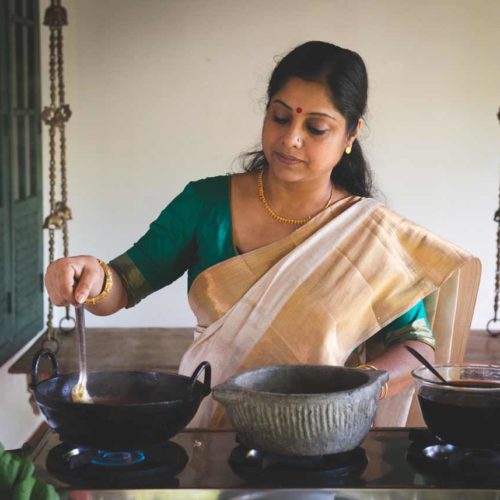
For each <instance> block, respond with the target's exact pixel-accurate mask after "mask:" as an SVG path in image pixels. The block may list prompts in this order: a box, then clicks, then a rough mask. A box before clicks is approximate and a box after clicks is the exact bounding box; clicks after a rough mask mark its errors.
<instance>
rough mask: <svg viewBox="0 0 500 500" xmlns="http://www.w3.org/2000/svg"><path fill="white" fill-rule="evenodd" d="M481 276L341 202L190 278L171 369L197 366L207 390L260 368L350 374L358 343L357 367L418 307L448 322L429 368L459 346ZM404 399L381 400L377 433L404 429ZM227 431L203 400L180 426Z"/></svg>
mask: <svg viewBox="0 0 500 500" xmlns="http://www.w3.org/2000/svg"><path fill="white" fill-rule="evenodd" d="M479 274H480V263H479V261H478V259H476V258H474V257H472V256H470V255H469V254H467V253H466V252H464V251H463V250H461V249H460V248H458V247H456V246H455V245H453V244H451V243H448V242H447V241H445V240H443V239H441V238H439V237H437V236H435V235H433V234H431V233H429V232H428V231H425V230H424V229H422V228H420V227H419V226H417V225H415V224H413V223H411V222H410V221H408V220H406V219H403V218H402V217H400V216H399V215H397V214H396V213H394V212H393V211H391V210H390V209H388V208H386V207H385V206H383V205H382V204H381V203H379V202H377V201H375V200H373V199H371V198H360V197H356V196H351V197H348V198H345V199H343V200H341V201H339V202H337V203H335V204H334V205H332V206H331V207H329V208H328V209H326V210H324V211H323V212H321V213H320V214H318V215H317V216H316V217H314V218H313V219H312V220H311V221H309V222H308V223H307V224H305V225H303V226H301V227H300V228H299V229H297V230H296V231H294V232H293V233H292V234H290V235H289V236H288V237H286V238H283V239H281V240H279V241H276V242H274V243H272V244H270V245H267V246H265V247H262V248H259V249H257V250H254V251H252V252H248V253H245V254H242V255H239V256H236V257H234V258H231V259H229V260H226V261H223V262H221V263H219V264H216V265H214V266H212V267H210V268H209V269H207V270H205V271H204V272H203V273H201V274H200V275H199V276H198V277H197V278H196V279H195V281H194V283H193V284H192V286H191V289H190V292H189V303H190V305H191V307H192V309H193V311H194V313H195V315H196V318H197V320H198V326H197V327H196V330H195V338H194V342H193V344H192V345H191V346H190V347H189V349H188V350H187V351H186V353H185V354H184V357H183V359H182V361H181V365H180V368H179V372H180V373H181V374H185V375H190V374H191V373H192V372H193V370H194V368H195V367H196V366H197V365H198V364H199V363H200V362H201V361H205V360H207V361H209V362H210V364H211V365H212V370H213V376H212V385H216V384H218V383H220V382H222V381H224V380H226V379H227V378H228V377H230V376H231V375H233V374H234V373H236V372H239V371H242V370H246V369H250V368H254V367H258V366H266V365H273V364H331V365H345V364H348V365H352V364H356V363H358V362H359V361H360V360H359V359H356V356H355V355H353V352H354V351H355V350H356V348H358V347H359V346H361V345H366V346H367V349H365V350H364V352H365V355H366V356H367V358H366V360H365V359H362V361H369V359H370V357H371V356H372V355H375V354H376V352H377V349H378V346H376V345H370V343H367V344H364V343H365V342H366V341H367V340H368V339H370V338H371V337H372V336H373V335H374V334H375V333H377V332H378V331H379V330H380V329H381V328H383V327H384V326H385V325H387V324H389V323H390V322H392V321H393V320H394V319H396V318H397V317H399V316H401V315H402V314H403V313H404V312H406V311H407V310H408V309H410V308H411V307H413V306H414V305H415V304H416V303H417V302H418V301H420V300H421V299H424V298H426V308H427V311H428V315H429V319H430V321H431V326H433V324H435V323H436V319H437V318H438V316H439V315H445V316H446V317H447V318H448V316H449V319H448V325H447V326H445V328H444V329H445V330H446V331H444V332H434V333H435V335H436V333H437V334H438V335H437V342H438V347H437V353H440V354H439V356H438V360H439V357H441V358H442V359H441V360H446V361H448V360H451V359H452V354H453V353H454V352H455V351H456V346H454V344H453V334H454V333H456V336H457V337H458V336H460V343H462V344H463V343H464V342H465V341H464V339H463V337H464V335H465V333H466V331H467V330H468V327H469V326H470V320H471V317H472V312H473V308H474V302H475V293H476V290H477V285H478V282H479ZM464 284H465V285H466V286H465V288H464ZM461 285H462V286H461ZM467 287H469V288H470V289H471V290H472V293H469V294H468V293H467ZM459 290H462V293H461V294H460V293H459ZM459 299H460V300H461V302H460V303H458V302H457V300H459ZM443 305H444V306H443ZM442 306H443V307H442ZM458 307H460V308H461V310H460V312H461V314H457V308H458ZM451 310H454V311H455V313H454V314H451V316H450V313H449V311H451ZM447 311H448V312H447ZM464 312H465V314H464ZM459 318H461V319H460V321H461V324H460V325H458V327H457V325H456V322H457V320H458V319H459ZM460 321H459V322H460ZM444 323H446V322H444ZM457 328H458V330H457ZM455 330H457V331H456V332H455ZM459 334H460V335H459ZM464 347H465V346H464V345H460V346H459V348H461V349H462V351H461V353H462V356H463V349H464ZM459 351H460V349H459ZM373 353H375V354H373ZM441 353H444V354H446V355H444V354H443V356H441ZM459 354H460V353H459ZM411 395H412V394H411V391H406V393H405V394H402V395H401V396H399V395H398V396H396V397H395V398H390V399H389V400H387V401H385V400H384V401H383V402H382V403H383V404H381V405H380V408H379V411H378V414H377V425H404V422H405V421H406V419H407V416H408V410H409V405H410V403H411ZM394 416H397V417H398V418H397V419H394V418H393V419H392V420H391V418H390V417H394ZM227 425H228V424H227V421H226V418H225V414H224V411H223V408H222V407H221V406H220V405H219V404H218V403H216V402H215V401H214V400H213V399H212V398H205V400H204V402H203V403H202V405H201V406H200V409H199V410H198V413H197V414H196V416H195V418H194V419H193V421H192V422H191V424H190V426H192V427H224V426H227Z"/></svg>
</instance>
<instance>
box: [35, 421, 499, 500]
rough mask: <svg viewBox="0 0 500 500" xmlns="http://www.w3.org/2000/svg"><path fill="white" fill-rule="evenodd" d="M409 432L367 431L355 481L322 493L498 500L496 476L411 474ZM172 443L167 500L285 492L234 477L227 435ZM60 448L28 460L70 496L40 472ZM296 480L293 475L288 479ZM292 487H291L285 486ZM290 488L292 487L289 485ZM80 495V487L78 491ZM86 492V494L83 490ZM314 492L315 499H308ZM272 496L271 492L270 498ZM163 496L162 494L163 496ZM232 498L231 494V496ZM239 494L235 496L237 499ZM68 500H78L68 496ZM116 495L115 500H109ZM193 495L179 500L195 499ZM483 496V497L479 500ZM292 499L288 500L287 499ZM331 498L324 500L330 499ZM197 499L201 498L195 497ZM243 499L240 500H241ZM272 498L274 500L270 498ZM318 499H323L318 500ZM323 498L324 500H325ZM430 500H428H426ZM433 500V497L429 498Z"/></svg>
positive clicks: (340, 481) (195, 434) (43, 447)
mask: <svg viewBox="0 0 500 500" xmlns="http://www.w3.org/2000/svg"><path fill="white" fill-rule="evenodd" d="M409 433H410V430H409V429H374V430H371V431H370V432H369V434H368V436H367V437H366V439H365V440H364V441H363V443H362V445H361V446H362V448H363V449H364V450H365V452H366V457H367V459H368V464H367V466H366V468H365V469H364V471H363V472H362V473H361V475H358V476H357V477H356V476H355V477H340V478H336V479H332V480H330V482H329V484H328V485H327V487H326V488H327V490H328V491H330V492H333V491H334V490H336V491H340V490H342V491H344V490H346V491H347V490H349V491H350V492H351V493H353V492H354V491H358V494H356V495H355V496H354V497H349V496H347V497H346V496H345V495H344V496H342V498H372V499H373V498H428V497H427V496H418V495H417V496H415V494H416V493H417V491H425V490H427V491H428V492H429V493H430V492H431V491H432V490H434V491H435V490H436V489H442V490H450V491H449V492H448V493H449V494H450V495H451V496H450V497H448V496H446V495H444V496H443V495H440V496H439V497H440V498H458V497H457V496H454V495H453V494H452V493H453V492H452V491H451V490H464V489H467V490H469V491H468V493H467V495H468V496H467V498H500V497H499V496H496V495H497V494H498V493H495V496H493V497H492V496H491V494H493V492H494V491H499V490H500V470H499V473H498V475H497V477H498V482H495V481H496V480H495V481H494V482H493V483H492V482H491V481H490V482H489V483H485V482H484V481H482V480H467V481H465V480H464V479H463V478H461V477H457V476H454V477H449V475H446V474H445V475H443V474H439V473H438V474H434V473H429V472H425V471H424V472H423V471H422V470H417V469H418V468H417V467H415V466H414V465H411V464H410V463H409V461H408V459H407V455H408V450H409V448H410V445H411V444H412V441H411V440H410V434H409ZM172 441H173V442H175V443H177V444H179V445H181V446H182V447H183V448H184V449H185V451H186V452H187V454H188V456H189V461H188V463H187V465H186V467H185V468H184V470H182V471H181V472H180V473H179V474H178V475H177V479H178V484H177V486H176V487H175V488H176V492H177V493H176V496H174V497H172V498H183V497H184V495H181V493H182V492H181V490H185V492H186V491H187V490H198V493H201V492H200V491H199V490H211V491H212V493H213V496H211V497H203V498H240V497H239V496H227V497H226V496H220V494H218V493H217V491H216V490H221V491H222V490H227V491H229V490H239V491H240V492H242V491H243V490H246V491H257V490H259V489H267V490H270V489H272V488H274V487H277V486H279V487H280V488H281V491H282V492H283V491H284V489H286V488H287V484H286V481H285V483H284V484H283V483H282V484H280V485H276V486H273V485H272V484H271V485H270V484H259V482H258V481H257V482H255V481H246V480H245V479H242V478H241V477H239V476H238V475H237V474H236V473H235V472H234V471H233V470H232V468H231V466H230V464H229V463H228V458H229V456H230V454H231V451H232V450H233V449H234V448H235V446H236V445H237V443H236V441H235V434H234V432H232V431H196V430H193V431H184V432H181V433H179V434H178V435H177V436H175V437H174V438H173V439H172ZM59 443H60V441H59V439H58V436H57V434H55V433H54V432H53V431H51V430H48V431H47V432H45V434H44V435H43V436H42V437H41V439H40V440H39V441H38V442H37V443H35V444H34V446H33V448H32V449H31V452H30V456H31V458H32V460H33V461H34V463H35V467H36V472H35V474H36V476H37V477H39V478H41V479H43V480H45V481H47V482H48V483H51V484H53V485H54V486H55V487H56V488H57V489H58V490H59V491H66V492H71V490H74V489H75V488H73V487H72V486H71V485H70V484H67V483H64V482H61V481H60V480H58V479H57V478H55V477H54V476H52V475H51V473H50V472H49V471H48V470H47V469H46V459H47V454H48V452H49V450H50V449H52V448H53V447H54V446H56V445H58V444H59ZM293 474H294V475H295V476H296V473H293ZM288 486H290V487H292V485H288ZM293 488H296V485H295V484H294V485H293ZM299 488H303V490H302V494H303V495H302V497H301V498H308V495H306V490H307V491H309V490H310V491H311V492H312V494H313V496H312V497H311V498H320V497H317V493H319V490H320V489H321V488H322V490H323V491H326V490H325V485H317V484H314V481H312V482H311V481H309V482H307V481H306V482H305V483H304V484H303V485H302V486H299ZM79 489H80V490H81V489H82V487H81V486H80V488H79ZM89 489H90V488H89ZM116 490H117V491H115V492H114V493H113V494H111V492H108V494H107V495H105V494H99V495H96V496H93V495H88V496H86V497H85V498H133V497H131V496H128V495H125V496H120V495H119V492H118V490H120V485H118V484H117V485H116ZM368 490H370V491H371V490H374V491H375V490H377V491H378V492H379V493H380V494H381V493H382V492H383V491H386V490H387V491H389V490H412V491H413V493H412V494H411V496H408V497H406V496H401V495H399V496H397V497H394V496H393V495H389V496H387V495H384V496H378V494H377V495H374V494H371V495H370V496H368V497H366V496H364V494H361V493H360V492H361V491H365V492H368ZM472 490H483V493H481V494H480V496H477V494H478V492H477V491H476V492H475V493H474V492H473V491H472ZM314 491H315V492H316V493H314ZM276 493H277V492H276ZM165 494H166V492H165ZM235 494H237V493H235ZM240 494H241V493H240ZM68 495H69V497H70V498H81V497H79V496H74V495H73V494H71V493H68ZM115 495H116V496H115ZM197 495H198V494H196V495H195V493H194V492H193V491H191V494H190V495H188V496H186V497H185V498H197V497H198V496H197ZM484 495H486V496H484ZM290 497H291V498H292V496H290ZM334 497H335V496H331V495H330V496H328V498H334ZM141 498H171V497H169V496H168V495H167V496H164V495H162V496H159V495H158V494H157V493H156V494H153V493H152V496H151V497H148V496H147V494H146V492H144V494H143V495H142V496H141ZM200 498H201V497H200ZM241 498H243V497H241ZM244 498H261V497H259V496H255V497H254V496H250V497H247V496H245V497H244ZM266 498H271V497H270V496H266ZM273 498H274V497H273ZM321 498H323V497H321ZM325 498H326V497H325ZM429 498H430V497H429ZM433 498H436V497H433Z"/></svg>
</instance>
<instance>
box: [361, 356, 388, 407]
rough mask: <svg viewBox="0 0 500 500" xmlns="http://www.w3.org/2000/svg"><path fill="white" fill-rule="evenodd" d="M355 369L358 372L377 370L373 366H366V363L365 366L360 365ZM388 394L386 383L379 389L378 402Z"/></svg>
mask: <svg viewBox="0 0 500 500" xmlns="http://www.w3.org/2000/svg"><path fill="white" fill-rule="evenodd" d="M356 368H358V369H360V370H378V368H377V367H376V366H373V365H367V364H366V363H365V364H362V365H359V366H356ZM388 392H389V383H388V382H386V383H385V384H384V385H383V386H382V387H381V388H380V394H379V396H378V399H379V401H380V400H381V399H384V398H385V397H386V396H387V393H388Z"/></svg>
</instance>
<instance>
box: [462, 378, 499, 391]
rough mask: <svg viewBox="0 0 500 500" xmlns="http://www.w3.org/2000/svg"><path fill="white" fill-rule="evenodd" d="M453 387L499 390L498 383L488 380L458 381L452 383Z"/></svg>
mask: <svg viewBox="0 0 500 500" xmlns="http://www.w3.org/2000/svg"><path fill="white" fill-rule="evenodd" d="M453 385H454V386H455V387H477V388H478V389H483V388H484V389H500V382H491V381H489V380H460V381H458V380H457V381H453Z"/></svg>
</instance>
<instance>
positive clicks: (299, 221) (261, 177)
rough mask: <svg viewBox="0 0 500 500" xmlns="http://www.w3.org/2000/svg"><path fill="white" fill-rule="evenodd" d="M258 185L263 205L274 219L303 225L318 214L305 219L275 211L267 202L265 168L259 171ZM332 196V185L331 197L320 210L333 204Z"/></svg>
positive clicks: (284, 222)
mask: <svg viewBox="0 0 500 500" xmlns="http://www.w3.org/2000/svg"><path fill="white" fill-rule="evenodd" d="M257 187H258V189H259V198H260V201H261V202H262V205H263V206H264V209H265V210H266V212H267V213H268V214H269V215H270V216H271V217H272V218H273V219H274V220H276V221H278V222H281V223H283V224H293V225H295V226H301V225H302V224H305V223H306V222H308V221H310V220H311V219H312V218H313V217H314V215H317V214H314V215H309V217H305V218H304V219H288V218H287V217H282V216H281V215H278V214H277V213H276V212H274V210H273V209H272V208H271V207H270V205H269V203H268V202H267V200H266V195H265V194H264V170H260V171H259V174H258V176H257ZM332 198H333V186H332V191H331V193H330V197H329V198H328V201H327V202H326V205H325V206H324V207H323V208H322V209H321V210H320V212H321V211H323V210H325V208H328V207H329V206H330V205H331V204H332ZM318 213H319V212H318Z"/></svg>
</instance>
